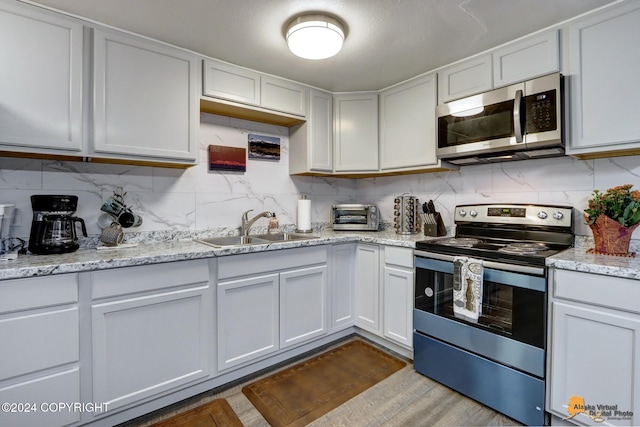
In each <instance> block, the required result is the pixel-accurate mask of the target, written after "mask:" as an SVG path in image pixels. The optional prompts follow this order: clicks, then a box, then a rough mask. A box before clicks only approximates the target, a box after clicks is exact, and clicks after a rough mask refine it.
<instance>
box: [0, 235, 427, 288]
mask: <svg viewBox="0 0 640 427" xmlns="http://www.w3.org/2000/svg"><path fill="white" fill-rule="evenodd" d="M311 235H312V236H314V237H317V238H316V239H311V240H304V241H287V242H277V243H269V244H261V245H247V246H232V247H226V248H214V247H212V246H208V245H205V244H203V243H198V242H195V241H193V240H191V239H189V240H171V241H165V242H157V243H139V244H138V245H137V246H134V247H121V248H114V249H100V250H98V249H95V248H90V249H80V250H78V251H76V252H72V253H68V254H61V255H21V256H19V257H18V259H16V260H11V261H0V280H3V279H16V278H23V277H34V276H46V275H49V274H62V273H77V272H82V271H94V270H102V269H107V268H118V267H129V266H135V265H145V264H156V263H162V262H171V261H184V260H191V259H202V258H212V257H219V256H227V255H237V254H245V253H254V252H264V251H272V250H280V249H289V248H297V247H305V246H316V245H326V244H332V243H340V242H368V243H377V244H383V245H392V246H401V247H407V248H414V247H415V242H417V241H419V240H425V239H429V237H425V236H423V235H422V234H414V235H408V236H403V235H399V234H396V233H395V232H394V231H391V230H386V231H378V232H371V231H369V232H345V231H320V232H315V233H312V234H311Z"/></svg>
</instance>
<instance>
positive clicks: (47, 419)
mask: <svg viewBox="0 0 640 427" xmlns="http://www.w3.org/2000/svg"><path fill="white" fill-rule="evenodd" d="M56 333H57V334H58V336H59V335H61V334H60V331H57V332H56ZM0 402H3V403H4V402H7V403H9V404H18V405H21V406H20V407H19V408H20V409H24V410H19V411H18V410H16V411H15V412H14V411H12V409H18V407H17V406H16V407H15V408H14V407H11V406H9V407H8V409H9V411H6V410H4V409H5V408H4V407H3V410H2V411H0V425H2V426H20V427H42V426H47V427H62V426H68V425H70V424H74V423H76V422H79V421H80V415H81V412H80V411H73V410H71V411H69V410H67V409H66V407H65V408H64V410H63V408H62V407H60V403H61V402H62V403H66V404H73V403H80V402H82V400H81V399H80V371H79V369H78V368H77V367H73V368H71V369H68V370H65V371H63V372H56V373H52V374H49V375H45V376H40V377H38V378H36V379H31V380H29V381H24V382H21V383H18V384H12V385H10V386H7V387H1V388H0ZM95 404H96V411H95V413H96V414H99V413H100V412H105V411H107V410H108V408H109V407H108V405H103V406H102V408H101V409H102V410H98V405H99V404H100V402H95Z"/></svg>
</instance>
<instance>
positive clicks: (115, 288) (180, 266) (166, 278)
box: [91, 260, 209, 300]
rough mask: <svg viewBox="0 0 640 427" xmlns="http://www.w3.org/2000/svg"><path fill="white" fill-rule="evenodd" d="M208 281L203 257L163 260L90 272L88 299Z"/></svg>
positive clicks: (206, 265)
mask: <svg viewBox="0 0 640 427" xmlns="http://www.w3.org/2000/svg"><path fill="white" fill-rule="evenodd" d="M208 281H209V264H208V262H207V261H206V260H197V261H180V262H167V263H163V264H152V265H145V266H136V267H125V268H117V269H113V270H104V271H96V272H93V273H91V298H92V299H94V300H95V299H99V298H107V297H112V296H116V295H127V294H133V293H137V292H145V291H155V290H159V289H164V288H171V287H175V286H185V285H189V284H197V283H203V282H208Z"/></svg>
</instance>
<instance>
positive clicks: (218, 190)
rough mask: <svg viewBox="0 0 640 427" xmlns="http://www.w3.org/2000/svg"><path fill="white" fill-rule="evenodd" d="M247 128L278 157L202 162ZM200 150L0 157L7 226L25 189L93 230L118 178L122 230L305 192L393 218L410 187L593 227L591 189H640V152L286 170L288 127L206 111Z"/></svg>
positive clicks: (443, 200)
mask: <svg viewBox="0 0 640 427" xmlns="http://www.w3.org/2000/svg"><path fill="white" fill-rule="evenodd" d="M249 133H261V134H265V135H270V136H278V137H280V138H281V158H280V161H277V162H275V161H258V160H247V171H246V172H245V173H237V172H234V173H230V172H209V171H208V169H207V163H208V150H207V147H208V146H209V145H210V144H217V145H227V146H238V147H246V146H247V135H248V134H249ZM199 155H200V164H199V165H198V166H194V167H192V168H189V169H186V170H180V169H167V168H152V167H138V166H123V165H105V164H87V163H77V162H59V161H49V160H29V159H14V158H0V203H15V204H16V205H17V207H18V209H19V211H20V217H21V218H20V221H21V225H20V226H16V227H13V228H12V236H13V237H22V238H25V237H28V235H29V230H30V226H31V216H32V210H31V203H30V200H29V197H30V196H31V195H32V194H74V195H77V196H78V197H79V205H80V206H79V209H78V212H77V215H78V216H80V217H82V218H84V219H85V221H86V223H87V229H88V232H89V234H90V235H97V234H99V232H100V229H99V227H98V226H97V218H98V216H99V215H100V213H101V212H100V206H101V205H102V201H103V200H105V199H106V198H107V197H108V196H110V195H111V194H112V192H113V190H114V188H115V187H116V186H122V187H124V189H125V191H127V192H128V194H127V197H126V202H127V204H129V205H130V206H131V207H132V208H133V209H134V211H136V212H137V213H139V214H140V215H142V217H143V220H144V222H143V224H142V226H141V227H139V228H136V229H131V230H130V231H144V232H157V231H161V232H171V231H179V232H193V231H201V230H208V229H218V228H231V229H232V230H229V232H231V231H233V229H234V228H235V227H238V226H239V225H240V216H241V214H242V212H244V211H245V210H247V209H253V210H254V212H253V213H258V212H260V211H263V210H268V211H273V212H276V214H277V216H278V217H279V218H280V222H281V224H283V225H285V224H295V221H296V206H297V200H298V199H299V198H300V197H301V195H303V194H306V195H308V196H309V198H310V199H311V201H312V222H314V223H316V222H319V223H322V222H327V221H328V220H329V210H330V206H331V204H333V203H335V202H371V203H378V204H379V206H380V208H381V211H382V216H383V220H384V221H389V222H391V221H392V218H393V217H392V214H393V198H394V197H395V196H396V195H400V194H403V193H409V194H411V195H414V196H417V197H418V198H420V200H421V201H427V200H429V199H433V200H434V201H435V204H436V207H437V208H438V210H440V211H441V212H442V213H443V214H444V219H445V222H446V224H447V225H452V224H453V221H452V213H453V208H454V207H455V206H456V205H457V204H464V203H489V202H515V203H555V204H569V205H572V206H574V207H575V208H576V216H575V218H574V220H575V221H576V233H577V234H581V235H587V236H591V231H590V230H589V229H588V227H587V226H586V225H584V221H582V218H581V215H582V210H583V209H584V207H585V206H586V202H587V200H588V199H589V197H590V195H591V192H592V190H593V189H595V188H598V189H601V190H606V189H607V188H609V187H613V186H616V185H621V184H627V183H629V184H633V185H634V186H635V187H636V188H639V189H640V156H634V157H618V158H611V159H598V160H587V161H581V160H575V159H572V158H569V157H562V158H554V159H539V160H527V161H519V162H511V163H501V164H494V165H479V166H465V167H462V168H461V169H460V170H459V171H455V172H442V173H435V174H420V175H403V176H394V177H384V178H369V179H345V178H315V177H290V176H289V172H288V163H289V139H288V136H287V129H286V128H283V127H277V126H271V125H264V124H260V123H255V122H248V121H243V120H237V119H231V118H227V117H221V116H214V115H210V114H204V113H203V114H202V115H201V129H200V149H199ZM260 225H263V226H264V225H266V220H261V221H260V222H258V223H257V224H256V226H260Z"/></svg>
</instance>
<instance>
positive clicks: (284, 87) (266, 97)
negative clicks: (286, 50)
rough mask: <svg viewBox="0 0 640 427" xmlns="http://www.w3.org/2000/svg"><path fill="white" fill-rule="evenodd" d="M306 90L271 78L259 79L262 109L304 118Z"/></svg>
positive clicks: (289, 82)
mask: <svg viewBox="0 0 640 427" xmlns="http://www.w3.org/2000/svg"><path fill="white" fill-rule="evenodd" d="M306 93H307V89H306V88H305V87H304V86H302V85H300V84H298V83H294V82H291V81H289V80H283V79H279V78H277V77H273V76H261V77H260V98H261V99H262V107H264V108H269V109H272V110H278V111H282V112H284V113H289V114H295V115H298V116H304V115H305V113H306V108H305V107H306V106H305V100H306V98H307V97H306Z"/></svg>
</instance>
